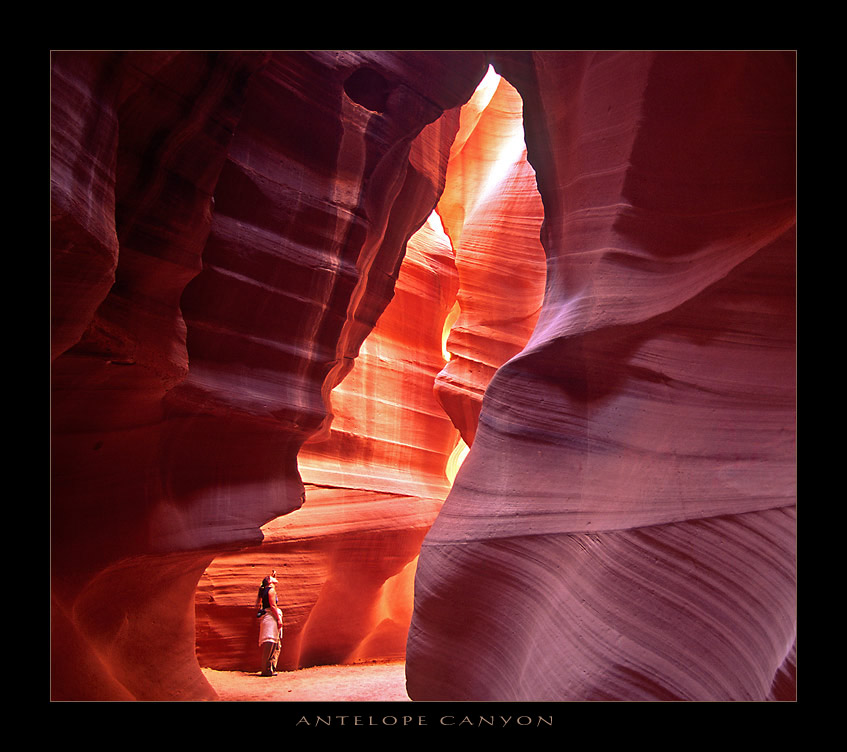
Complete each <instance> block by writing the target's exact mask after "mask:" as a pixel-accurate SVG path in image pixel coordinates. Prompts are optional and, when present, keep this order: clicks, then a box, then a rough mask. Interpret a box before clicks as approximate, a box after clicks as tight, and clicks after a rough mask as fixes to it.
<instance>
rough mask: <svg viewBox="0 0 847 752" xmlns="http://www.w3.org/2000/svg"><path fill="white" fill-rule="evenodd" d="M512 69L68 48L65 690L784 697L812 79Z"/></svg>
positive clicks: (724, 66) (766, 59) (56, 630)
mask: <svg viewBox="0 0 847 752" xmlns="http://www.w3.org/2000/svg"><path fill="white" fill-rule="evenodd" d="M490 59H491V60H492V61H493V62H494V63H495V65H496V67H497V69H498V71H499V72H500V73H501V74H503V75H504V76H505V77H506V78H507V79H508V81H509V82H510V84H511V85H513V86H514V87H515V88H516V89H517V90H518V91H519V92H520V99H522V102H521V101H519V98H518V97H517V96H516V95H515V94H514V93H513V92H511V90H510V88H509V87H508V86H505V85H502V86H498V87H497V88H496V89H495V88H494V87H492V88H491V89H485V88H484V89H483V90H481V91H480V92H478V93H477V95H475V97H474V99H473V100H471V102H470V105H469V107H468V108H467V109H466V110H465V111H464V113H463V114H462V116H461V118H460V115H459V110H458V108H459V107H460V106H461V105H463V104H464V103H466V102H468V100H469V99H470V98H471V95H472V94H473V92H474V89H475V87H476V85H477V83H478V82H479V81H480V80H481V79H482V77H483V75H484V74H485V70H486V65H487V63H488V61H489V58H488V57H487V56H486V55H485V54H483V53H478V52H472V53H410V52H398V53H386V52H379V51H376V52H350V51H339V52H331V51H323V52H314V53H303V52H277V53H258V52H247V53H236V52H233V53H179V52H150V53H59V54H56V55H55V56H54V60H53V72H52V91H51V101H52V128H53V142H52V149H53V164H52V174H51V188H52V219H53V225H52V232H53V235H52V261H53V263H52V286H53V301H52V318H53V338H52V346H53V355H54V360H53V371H52V383H53V393H52V409H53V425H52V459H53V477H52V493H53V499H52V520H51V522H52V529H51V540H52V552H51V553H52V570H51V575H52V604H53V610H52V617H53V618H52V627H53V630H52V631H53V644H52V690H53V696H54V698H55V699H73V700H80V699H83V700H84V699H118V700H125V699H153V700H169V699H200V698H206V697H213V696H214V692H213V690H212V689H211V687H210V686H209V685H208V683H207V682H206V681H205V679H204V678H203V675H202V673H201V672H200V669H199V665H198V661H197V658H196V657H195V631H196V634H197V647H196V650H197V654H199V655H201V656H202V660H203V662H204V663H212V664H214V665H216V667H221V668H226V667H231V668H238V669H240V670H245V669H249V668H250V667H249V666H245V665H244V664H243V661H248V660H250V656H253V655H255V652H254V651H255V635H254V633H253V632H252V631H251V628H252V622H251V626H250V627H247V628H244V631H239V630H240V629H242V628H241V627H240V626H237V625H240V624H241V623H242V621H241V620H242V618H246V619H247V620H248V621H250V619H253V620H254V617H253V616H252V600H253V597H254V592H255V591H254V588H255V587H256V586H257V585H258V581H259V579H261V576H263V575H264V574H265V570H266V569H268V568H275V569H276V570H277V573H278V574H279V575H280V580H281V588H280V590H281V593H282V596H283V607H284V610H285V613H286V628H287V638H286V643H285V648H284V654H283V664H284V665H285V666H287V667H296V666H305V665H314V664H318V663H323V662H355V661H358V660H368V659H370V658H373V657H375V656H379V657H384V658H397V657H401V656H402V654H403V653H404V652H406V654H407V659H408V664H407V676H408V680H407V683H408V690H409V695H410V697H411V698H412V699H416V700H421V699H435V700H449V699H494V700H513V699H515V700H520V699H528V700H540V699H554V700H585V699H588V700H610V699H611V700H614V699H628V700H632V699H638V700H662V699H686V700H703V699H705V700H723V699H743V700H751V699H752V700H756V699H766V698H776V699H787V698H790V697H792V696H793V691H794V687H793V685H794V682H793V676H794V666H795V661H796V657H795V656H796V648H795V646H794V635H795V608H796V603H795V600H796V574H795V564H794V535H795V519H794V504H795V435H794V424H795V383H794V363H795V355H796V352H795V350H796V348H795V304H794V300H795V298H794V288H795V271H794V269H795V236H794V223H795V206H794V197H795V193H794V180H795V178H794V174H795V154H794V144H795V129H794V116H795V79H794V65H795V61H794V57H793V55H791V54H784V53H778V52H777V53H769V52H768V53H614V52H604V53H556V52H547V53H531V52H530V53H503V52H501V53H496V54H493V55H491V57H490ZM491 80H494V79H491ZM483 105H486V106H483ZM488 105H490V108H489V107H488ZM521 113H522V116H523V122H524V125H523V126H522V128H521V130H523V129H525V132H526V154H525V157H524V156H523V151H522V149H520V150H518V151H517V153H514V154H512V156H511V157H509V158H504V157H503V156H502V152H501V150H500V148H499V147H500V146H502V145H503V144H504V143H512V141H511V139H512V138H513V137H515V133H516V129H515V127H514V125H515V122H516V115H519V114H521ZM448 160H450V161H449V163H448ZM501 160H502V163H501ZM500 166H505V167H507V168H508V169H507V170H506V171H502V172H501V171H500V170H499V167H500ZM493 172H496V173H497V175H498V177H499V179H498V181H497V183H496V188H495V189H494V190H492V191H490V192H486V191H485V190H483V189H482V188H481V185H482V184H483V181H484V179H486V178H487V176H489V175H491V174H492V173H493ZM451 173H452V178H453V179H454V182H450V178H451ZM536 185H537V188H538V192H539V193H538V194H537V193H535V187H536ZM442 193H443V194H444V196H443V203H442V204H440V205H439V214H440V218H441V220H442V221H443V225H444V229H445V230H446V232H447V236H448V237H449V238H450V241H451V243H450V244H447V242H446V240H445V238H444V237H442V236H441V235H440V234H439V232H438V231H437V230H438V229H439V228H438V227H437V223H435V224H433V225H427V224H426V223H427V221H428V218H429V217H430V216H431V212H432V210H433V209H434V208H435V206H436V203H437V202H438V199H439V197H440V196H441V194H442ZM539 194H540V195H539ZM542 221H543V223H542ZM421 227H424V229H423V231H422V233H421V234H420V235H418V236H415V239H414V240H410V238H412V236H413V235H414V233H415V232H416V231H417V230H418V229H419V228H421ZM407 242H408V247H409V253H408V254H407V261H408V264H407V265H406V266H405V267H402V268H401V260H402V259H403V256H404V249H405V248H406V246H407ZM453 263H454V264H455V265H453ZM404 269H407V270H408V275H405V272H404ZM398 275H399V277H398ZM457 299H458V301H459V303H460V307H461V316H460V317H458V318H457V317H456V314H457V310H456V309H455V307H454V303H455V302H456V300H457ZM498 300H499V301H500V303H499V305H498ZM539 306H540V308H539ZM506 311H508V315H504V313H505V312H506ZM445 323H446V327H445ZM451 325H452V333H451V334H450V335H449V337H447V340H446V343H445V342H444V335H445V331H448V330H450V327H451ZM372 332H373V335H374V336H373V338H372V339H371V338H368V337H369V335H371V333H372ZM442 344H445V345H446V347H447V348H448V349H449V350H452V357H451V359H450V361H449V363H448V362H446V359H445V358H444V357H443V355H442V351H441V345H442ZM407 355H408V357H406V356H407ZM357 356H358V357H357ZM439 374H440V375H439ZM436 382H437V387H436V388H435V390H434V391H433V386H434V385H435V384H436ZM483 391H484V397H483V396H482V395H483ZM442 408H443V410H442ZM331 416H334V418H333V419H332V420H331V419H330V418H331ZM460 433H461V435H462V436H463V437H464V438H465V440H466V441H467V442H468V443H469V444H472V447H471V450H470V453H469V454H468V457H467V460H466V461H465V463H464V464H463V465H462V467H461V469H460V470H459V474H458V476H457V477H456V482H455V485H454V486H453V488H452V490H449V485H450V479H451V477H452V470H451V469H450V466H451V462H452V460H451V452H452V451H453V449H454V447H456V446H457V441H458V437H459V435H460ZM298 462H299V463H301V464H300V469H298ZM301 473H302V478H301ZM303 480H306V482H307V487H306V488H305V489H304V486H303V483H302V481H303ZM448 491H449V495H448ZM445 496H446V497H447V498H446V501H444V498H445ZM304 499H305V503H304ZM442 503H443V506H442ZM427 531H429V532H427ZM263 536H264V541H263ZM424 536H426V538H425V537H424ZM422 541H423V546H422V548H421V542H422ZM419 551H420V559H419V560H418V558H417V557H418V552H419ZM213 561H214V564H212V562H213ZM210 564H212V566H209V565H210ZM251 570H253V571H254V572H255V573H256V574H255V576H252V573H251ZM415 577H416V579H415V582H414V601H413V600H412V587H413V578H415ZM198 582H199V588H198V587H197V584H198ZM195 589H196V597H197V603H196V606H195ZM412 605H414V613H412ZM195 608H196V615H197V621H196V624H195ZM242 614H243V617H242ZM409 624H411V628H410V629H409V631H408V638H407V637H406V630H407V626H408V625H409ZM195 627H196V630H195ZM233 661H238V662H239V665H238V666H235V665H233V663H232V662H233ZM228 662H229V663H228Z"/></svg>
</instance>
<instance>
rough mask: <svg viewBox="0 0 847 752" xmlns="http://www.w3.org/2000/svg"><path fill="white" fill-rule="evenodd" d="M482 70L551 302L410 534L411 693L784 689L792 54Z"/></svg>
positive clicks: (789, 624)
mask: <svg viewBox="0 0 847 752" xmlns="http://www.w3.org/2000/svg"><path fill="white" fill-rule="evenodd" d="M495 65H496V67H497V69H498V70H499V71H500V72H501V73H502V74H503V75H504V76H505V77H506V78H507V79H508V80H509V81H510V82H511V83H512V84H513V85H514V86H515V87H516V88H517V89H518V90H519V91H520V93H521V96H522V97H523V101H524V108H525V109H524V111H525V123H526V138H527V146H528V155H529V160H530V162H531V163H532V164H533V166H534V168H535V171H536V174H537V181H538V188H539V191H540V192H541V195H542V198H543V201H544V225H543V231H542V242H543V244H544V248H545V251H546V254H547V271H548V274H547V286H546V293H545V297H544V305H543V307H542V310H541V313H540V316H539V319H538V322H537V325H536V327H535V329H534V331H533V333H532V336H531V338H530V340H529V342H528V343H527V345H526V347H525V348H523V350H522V351H521V352H520V353H518V354H517V355H515V356H514V357H513V358H511V359H510V360H509V361H508V362H507V363H506V364H504V365H503V366H502V367H501V368H500V369H499V370H498V371H497V372H496V374H495V375H494V377H493V379H492V380H491V382H490V384H489V386H488V388H487V391H486V392H485V397H484V400H483V404H482V409H481V413H480V417H479V424H478V427H477V429H476V435H475V439H474V443H473V446H472V448H471V451H470V453H469V455H468V458H467V460H466V461H465V463H464V464H463V466H462V468H461V469H460V471H459V474H458V476H457V478H456V482H455V484H454V486H453V489H452V491H451V493H450V495H449V497H448V499H447V501H446V502H445V505H444V507H443V508H442V510H441V512H440V514H439V516H438V518H437V520H436V522H435V524H434V526H433V528H432V529H431V531H430V532H429V533H428V535H427V537H426V539H425V542H424V545H423V548H422V551H421V558H420V563H419V568H418V574H417V583H416V605H415V615H414V619H413V623H412V628H411V631H410V636H409V644H408V657H407V676H408V687H409V693H410V696H411V697H412V698H413V699H417V700H624V699H628V700H763V699H767V698H771V697H779V698H781V699H784V698H786V697H790V696H791V691H792V690H790V689H789V690H788V691H787V692H786V689H785V682H784V681H783V680H782V677H784V676H786V675H788V676H790V675H791V673H792V672H793V661H794V655H795V650H794V648H793V646H794V641H795V635H796V614H795V610H796V571H795V550H794V546H795V538H794V535H795V504H796V485H795V460H796V457H795V357H796V349H795V334H796V332H795V318H796V311H795V302H794V301H795V234H794V227H795V152H794V146H795V128H794V112H795V76H794V73H795V71H794V59H793V56H792V55H790V54H782V53H729V54H701V53H527V54H503V55H499V54H498V55H496V56H495ZM457 604H461V605H458V606H457ZM778 676H779V677H780V679H779V680H778V681H777V680H776V678H777V677H778Z"/></svg>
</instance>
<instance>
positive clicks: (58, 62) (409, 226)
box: [51, 51, 486, 700]
mask: <svg viewBox="0 0 847 752" xmlns="http://www.w3.org/2000/svg"><path fill="white" fill-rule="evenodd" d="M485 69H486V62H485V58H484V56H483V55H482V54H481V53H455V54H450V53H447V54H444V53H426V52H422V53H381V52H373V53H355V52H329V51H325V52H314V53H305V52H276V53H260V52H250V53H205V52H161V53H160V52H144V53H77V52H63V53H56V54H54V55H53V58H52V80H51V87H52V88H51V97H52V123H51V124H52V128H53V138H52V154H53V159H52V175H51V190H52V220H53V221H52V291H53V301H52V312H51V313H52V321H53V338H52V344H53V361H52V462H53V466H52V519H51V523H52V529H51V536H52V538H51V539H52V552H51V553H52V570H51V575H52V604H53V608H52V616H53V618H52V625H53V631H52V640H53V643H52V693H53V697H54V698H55V699H77V700H78V699H195V698H199V697H208V696H212V695H213V692H212V691H211V688H210V687H208V684H207V683H206V682H205V680H204V679H203V677H202V674H201V672H200V670H199V666H198V663H197V659H196V656H195V645H194V632H195V628H194V608H195V607H194V591H195V588H196V585H197V582H198V581H199V579H200V577H201V575H202V573H203V571H204V570H205V569H206V567H207V566H208V564H209V563H210V562H211V561H212V560H213V558H214V557H215V556H217V555H219V554H221V553H225V552H227V551H235V550H237V549H239V548H242V547H244V546H246V545H254V544H258V543H259V542H260V541H261V540H262V533H261V526H262V525H264V524H265V523H267V522H268V521H269V520H272V519H275V518H277V517H279V516H281V515H284V514H286V513H288V512H291V511H293V510H295V509H298V508H299V507H300V506H301V504H302V499H303V495H304V490H303V485H302V481H301V479H300V476H299V472H298V469H297V454H298V451H299V449H300V447H301V446H302V444H303V443H304V442H305V441H306V440H307V439H308V438H309V437H311V436H313V435H316V434H319V433H321V432H322V431H325V430H326V428H327V425H328V420H329V415H330V414H331V412H330V409H329V400H328V395H329V394H330V392H331V390H332V389H333V388H334V387H335V386H336V385H337V384H338V383H339V382H340V381H341V380H342V378H343V377H344V376H345V375H346V373H347V372H348V371H349V369H350V367H351V364H352V362H353V359H354V357H355V356H356V354H357V352H358V350H359V347H360V346H361V343H362V342H363V341H364V339H365V337H366V336H367V334H368V333H369V332H370V330H371V329H372V328H373V326H374V324H375V322H376V321H377V319H378V318H379V316H380V314H381V313H382V311H383V310H384V309H385V306H386V305H387V303H388V301H389V300H390V298H391V295H392V292H393V287H394V282H395V279H396V276H397V273H398V268H399V264H400V260H401V259H402V256H403V251H404V245H405V243H406V241H407V240H408V239H409V238H410V237H411V236H412V235H413V234H414V232H416V231H417V230H418V229H419V227H420V226H421V225H422V224H423V223H424V222H425V221H426V219H427V217H428V216H429V215H430V213H431V212H432V210H433V208H434V207H435V204H436V202H437V199H438V196H439V194H440V191H441V189H442V187H443V180H444V170H445V169H446V159H447V153H448V150H449V145H450V143H451V142H452V137H453V134H454V133H455V127H456V126H455V123H453V124H452V125H451V122H450V117H449V115H448V116H447V118H446V119H445V120H441V118H442V115H443V114H444V113H445V112H447V113H449V112H450V111H451V110H454V109H455V108H457V107H458V106H460V105H461V104H463V103H464V102H466V101H467V100H468V99H469V98H470V96H471V94H472V93H473V91H474V88H475V87H476V84H477V83H478V82H479V80H480V79H481V78H482V76H483V74H484V72H485ZM416 141H418V143H417V144H415V142H416ZM251 597H252V596H251Z"/></svg>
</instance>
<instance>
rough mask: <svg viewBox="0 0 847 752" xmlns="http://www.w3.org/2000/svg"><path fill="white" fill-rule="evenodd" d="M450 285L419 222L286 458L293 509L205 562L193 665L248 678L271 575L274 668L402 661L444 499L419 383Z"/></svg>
mask: <svg viewBox="0 0 847 752" xmlns="http://www.w3.org/2000/svg"><path fill="white" fill-rule="evenodd" d="M457 285H458V280H457V275H456V270H455V266H454V264H453V252H452V249H451V247H450V245H449V242H448V240H447V238H446V237H445V236H444V235H443V233H441V232H440V220H438V218H437V217H436V216H435V215H433V216H432V217H431V218H430V220H429V221H428V222H427V224H426V225H424V227H423V228H421V230H420V231H419V232H417V233H416V234H415V235H414V236H413V237H412V238H411V239H410V241H409V243H408V246H407V249H406V254H405V257H404V259H403V263H402V266H401V269H400V273H399V276H398V279H397V284H396V286H395V295H394V298H393V299H392V301H391V302H390V303H389V304H388V306H387V307H386V309H385V312H384V313H383V315H382V317H381V318H380V319H379V321H378V322H377V324H376V326H375V327H374V330H373V331H372V332H371V334H370V335H369V336H368V338H367V339H366V340H365V342H364V343H363V345H362V347H361V349H360V352H359V355H358V357H357V358H356V360H355V362H354V364H353V367H352V369H351V371H350V373H349V374H348V375H347V376H346V378H345V379H344V381H343V382H342V383H341V384H340V385H339V386H338V387H336V389H335V390H334V391H333V392H332V394H331V395H330V404H331V408H332V412H333V416H334V417H333V421H332V425H331V430H330V431H329V432H328V434H327V435H325V436H316V437H314V438H313V439H312V440H310V442H308V443H307V444H306V445H304V447H303V448H302V449H301V451H300V454H299V456H298V465H299V468H300V474H301V476H302V478H303V480H304V481H305V482H306V484H307V487H306V497H305V502H304V505H303V507H302V508H301V509H300V510H298V511H296V512H292V513H291V514H288V515H285V516H283V517H280V518H278V519H277V520H274V521H272V522H270V523H268V525H266V526H265V528H264V534H265V539H264V541H263V542H262V544H261V546H259V547H255V548H250V549H246V550H244V551H241V552H239V553H237V554H231V555H225V556H220V557H218V558H217V559H216V560H215V561H214V563H213V564H212V565H211V566H210V567H209V568H208V569H207V570H206V573H205V574H204V576H203V578H202V579H201V581H200V587H199V588H198V598H197V613H198V638H197V655H198V658H199V660H200V663H201V665H203V666H205V667H213V668H217V669H230V670H241V671H244V670H248V669H249V670H253V669H254V668H255V670H257V671H258V669H259V666H258V658H259V654H258V651H257V650H256V637H257V627H256V624H255V621H256V620H255V618H254V615H253V611H252V604H253V599H254V593H253V591H254V590H255V589H256V588H257V587H258V581H259V580H260V579H261V577H262V576H263V573H264V572H265V571H271V570H273V569H275V570H276V571H277V575H278V578H279V585H278V586H277V591H278V597H279V602H280V606H281V608H282V610H283V619H284V623H285V636H284V640H283V650H282V654H281V656H280V662H279V667H280V668H281V669H285V670H290V669H296V668H303V667H307V666H313V665H318V664H340V663H355V662H359V661H366V660H387V659H393V660H397V659H402V658H403V657H404V656H405V649H406V635H407V632H408V627H409V623H410V621H411V617H412V606H413V582H414V572H415V565H416V561H417V555H418V551H419V550H420V544H421V541H422V540H423V536H424V534H425V533H426V531H427V530H428V529H429V527H430V525H431V524H432V522H433V520H434V519H435V516H436V514H437V513H438V510H439V508H440V507H441V503H442V501H443V499H444V497H445V496H446V495H447V492H448V491H449V482H448V478H447V475H446V472H447V465H448V461H449V458H450V455H451V454H452V452H453V450H454V448H455V447H456V444H457V441H458V432H457V431H456V429H455V428H454V426H453V425H452V423H451V422H450V420H449V419H448V417H447V416H446V415H445V414H444V413H443V411H442V410H441V409H440V407H439V405H438V403H437V402H436V400H435V396H434V393H433V384H434V383H435V378H436V375H437V374H438V372H439V369H440V368H441V367H442V366H443V365H444V359H443V356H442V330H443V326H444V320H445V318H446V317H447V314H448V312H449V310H450V308H451V307H452V305H453V302H454V300H455V296H456V288H457Z"/></svg>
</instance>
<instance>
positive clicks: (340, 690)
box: [203, 661, 411, 702]
mask: <svg viewBox="0 0 847 752" xmlns="http://www.w3.org/2000/svg"><path fill="white" fill-rule="evenodd" d="M203 675H204V676H205V677H206V680H207V681H208V682H209V684H211V685H212V687H213V688H214V689H215V691H216V692H217V693H218V698H219V699H220V700H221V701H224V702H239V701H240V702H263V701H264V702H355V701H358V702H404V701H405V702H411V700H410V699H409V696H408V695H407V694H406V665H405V663H403V662H402V661H398V662H392V663H368V664H359V665H353V666H315V667H313V668H303V669H298V670H297V671H280V672H279V673H278V674H277V675H276V676H261V675H260V674H258V673H248V672H243V671H217V670H215V669H211V668H204V669H203Z"/></svg>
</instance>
